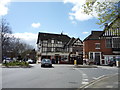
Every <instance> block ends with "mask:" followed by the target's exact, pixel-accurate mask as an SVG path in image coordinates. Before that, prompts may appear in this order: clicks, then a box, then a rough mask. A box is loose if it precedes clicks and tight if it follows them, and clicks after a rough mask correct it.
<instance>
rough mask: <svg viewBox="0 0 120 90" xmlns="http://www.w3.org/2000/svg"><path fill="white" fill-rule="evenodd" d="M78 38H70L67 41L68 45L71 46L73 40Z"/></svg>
mask: <svg viewBox="0 0 120 90" xmlns="http://www.w3.org/2000/svg"><path fill="white" fill-rule="evenodd" d="M75 40H76V39H75V38H74V37H72V38H71V39H70V40H69V42H68V43H67V45H68V46H69V45H72V43H73V41H75Z"/></svg>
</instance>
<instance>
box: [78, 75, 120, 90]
mask: <svg viewBox="0 0 120 90" xmlns="http://www.w3.org/2000/svg"><path fill="white" fill-rule="evenodd" d="M119 76H120V74H114V75H109V76H104V77H101V78H99V79H97V80H94V81H91V82H90V83H89V84H86V85H83V86H81V87H80V88H79V89H78V90H94V89H95V90H101V89H103V90H120V88H119V87H120V79H119V78H118V77H119Z"/></svg>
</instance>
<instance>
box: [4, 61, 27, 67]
mask: <svg viewBox="0 0 120 90" xmlns="http://www.w3.org/2000/svg"><path fill="white" fill-rule="evenodd" d="M3 66H6V67H9V66H20V67H24V66H25V67H28V66H29V64H28V63H27V62H24V61H21V62H19V61H13V62H9V63H3Z"/></svg>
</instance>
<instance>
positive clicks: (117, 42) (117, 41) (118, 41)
mask: <svg viewBox="0 0 120 90" xmlns="http://www.w3.org/2000/svg"><path fill="white" fill-rule="evenodd" d="M112 40H113V45H112V47H113V48H120V38H113V39H112Z"/></svg>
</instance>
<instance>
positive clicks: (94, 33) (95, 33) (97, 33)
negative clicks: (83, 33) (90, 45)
mask: <svg viewBox="0 0 120 90" xmlns="http://www.w3.org/2000/svg"><path fill="white" fill-rule="evenodd" d="M102 33H103V31H92V32H91V34H90V35H89V36H88V37H86V38H85V39H84V40H83V41H86V40H98V39H99V36H101V34H102Z"/></svg>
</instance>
